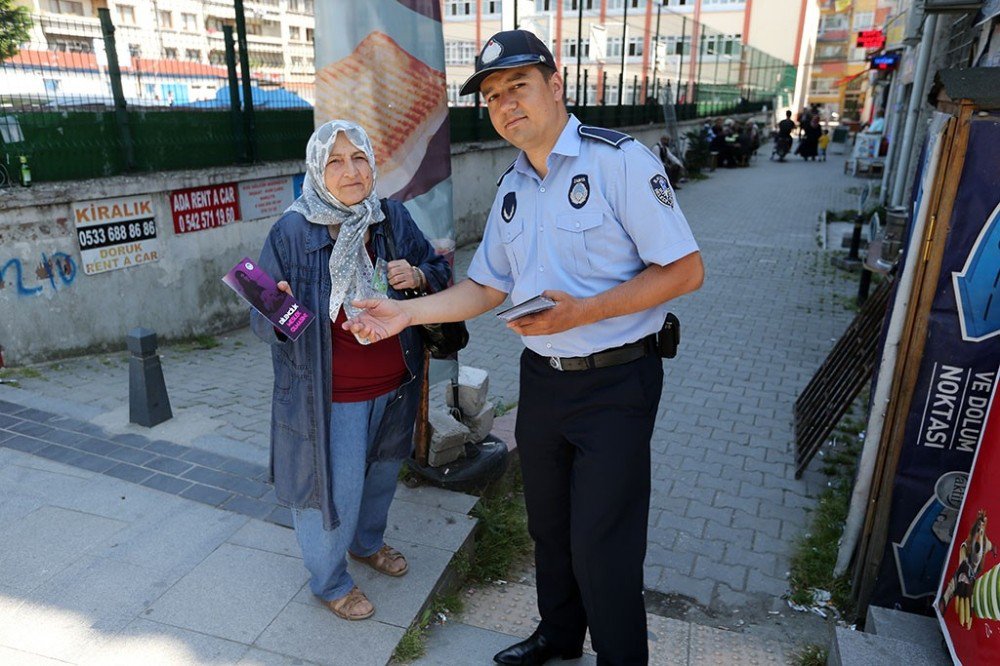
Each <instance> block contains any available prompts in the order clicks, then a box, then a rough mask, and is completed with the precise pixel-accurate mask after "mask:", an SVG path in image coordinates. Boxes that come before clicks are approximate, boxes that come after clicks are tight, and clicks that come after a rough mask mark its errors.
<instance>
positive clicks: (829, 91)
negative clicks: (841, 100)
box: [809, 79, 837, 95]
mask: <svg viewBox="0 0 1000 666" xmlns="http://www.w3.org/2000/svg"><path fill="white" fill-rule="evenodd" d="M809 92H810V93H812V94H813V95H836V94H837V79H813V80H812V81H810V82H809Z"/></svg>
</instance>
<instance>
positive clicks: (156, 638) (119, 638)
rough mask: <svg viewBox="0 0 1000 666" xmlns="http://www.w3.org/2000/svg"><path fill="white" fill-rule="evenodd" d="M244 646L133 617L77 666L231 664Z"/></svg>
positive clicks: (239, 656) (237, 658)
mask: <svg viewBox="0 0 1000 666" xmlns="http://www.w3.org/2000/svg"><path fill="white" fill-rule="evenodd" d="M246 652H247V646H246V645H244V644H242V643H234V642H232V641H227V640H224V639H221V638H216V637H214V636H206V635H205V634H201V633H198V632H195V631H188V630H186V629H180V628H178V627H172V626H170V625H166V624H160V623H158V622H151V621H149V620H144V619H141V618H140V619H137V620H134V621H133V622H131V623H130V624H129V625H128V626H127V627H125V629H124V631H122V632H121V633H119V634H117V635H115V636H113V637H112V638H110V639H109V640H108V641H106V642H105V643H104V644H102V645H100V646H99V647H97V648H94V649H93V650H91V651H89V652H88V653H87V654H85V655H83V657H82V658H81V659H80V661H79V663H80V665H81V666H135V665H136V664H142V666H174V665H175V664H233V663H236V662H237V661H238V660H239V659H240V658H241V657H243V656H244V655H245V654H246Z"/></svg>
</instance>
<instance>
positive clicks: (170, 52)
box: [163, 46, 177, 60]
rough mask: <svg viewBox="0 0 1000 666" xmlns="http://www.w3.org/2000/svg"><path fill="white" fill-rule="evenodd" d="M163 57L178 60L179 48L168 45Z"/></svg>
mask: <svg viewBox="0 0 1000 666" xmlns="http://www.w3.org/2000/svg"><path fill="white" fill-rule="evenodd" d="M163 57H164V58H166V59H167V60H177V49H175V48H174V47H172V46H167V47H165V48H164V49H163Z"/></svg>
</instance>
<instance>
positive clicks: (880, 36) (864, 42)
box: [857, 30, 885, 49]
mask: <svg viewBox="0 0 1000 666" xmlns="http://www.w3.org/2000/svg"><path fill="white" fill-rule="evenodd" d="M857 45H858V48H861V49H880V48H882V47H883V46H885V33H884V32H882V31H881V30H862V31H861V32H859V33H858V42H857Z"/></svg>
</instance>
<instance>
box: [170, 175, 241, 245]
mask: <svg viewBox="0 0 1000 666" xmlns="http://www.w3.org/2000/svg"><path fill="white" fill-rule="evenodd" d="M170 212H171V213H172V214H173V217H174V231H176V232H177V233H179V234H186V233H189V232H192V231H203V230H205V229H214V228H215V227H221V226H223V225H225V224H229V223H230V222H235V221H236V220H239V219H240V198H239V194H238V192H237V189H236V183H226V184H225V185H208V186H205V187H192V188H189V189H186V190H174V191H173V192H171V193H170Z"/></svg>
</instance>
